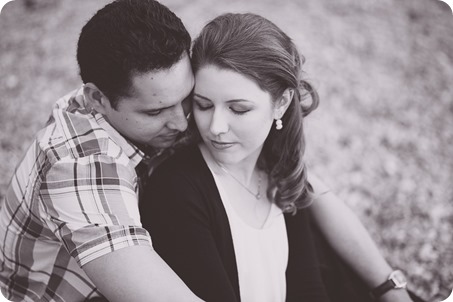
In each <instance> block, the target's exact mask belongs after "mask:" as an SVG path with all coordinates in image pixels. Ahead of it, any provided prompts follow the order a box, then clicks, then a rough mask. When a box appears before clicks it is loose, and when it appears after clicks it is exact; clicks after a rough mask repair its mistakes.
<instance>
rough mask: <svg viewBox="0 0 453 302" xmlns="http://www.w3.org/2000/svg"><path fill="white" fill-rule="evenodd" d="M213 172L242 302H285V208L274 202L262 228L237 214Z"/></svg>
mask: <svg viewBox="0 0 453 302" xmlns="http://www.w3.org/2000/svg"><path fill="white" fill-rule="evenodd" d="M211 173H212V171H211ZM212 174H213V176H214V180H215V182H216V184H217V188H218V190H219V193H220V197H221V199H222V202H223V205H224V207H225V210H226V213H227V216H228V220H229V223H230V228H231V234H232V237H233V245H234V252H235V255H236V265H237V269H238V277H239V291H240V295H241V302H256V301H259V302H284V301H285V300H286V274H285V273H286V267H287V266H288V253H289V251H288V237H287V234H286V225H285V219H284V216H283V213H282V211H281V209H280V208H279V207H277V206H276V205H275V204H272V205H271V209H270V211H269V215H268V217H267V219H266V222H265V223H264V225H263V227H262V228H261V229H257V228H254V227H252V226H250V225H248V224H247V223H245V222H244V221H243V220H242V218H241V217H240V216H239V215H238V214H237V213H236V211H235V209H234V208H233V206H232V205H231V203H230V202H229V199H228V194H227V193H226V191H225V190H224V189H223V188H222V185H221V182H220V181H219V180H218V178H217V177H216V175H215V174H214V173H212Z"/></svg>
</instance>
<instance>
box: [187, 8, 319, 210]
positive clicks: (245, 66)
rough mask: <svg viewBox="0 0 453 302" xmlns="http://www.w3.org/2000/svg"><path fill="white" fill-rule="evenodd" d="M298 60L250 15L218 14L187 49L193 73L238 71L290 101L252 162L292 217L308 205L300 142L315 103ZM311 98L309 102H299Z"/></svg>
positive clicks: (278, 34)
mask: <svg viewBox="0 0 453 302" xmlns="http://www.w3.org/2000/svg"><path fill="white" fill-rule="evenodd" d="M303 62H304V58H303V57H302V56H300V55H299V53H298V51H297V48H296V46H295V45H294V43H293V42H292V40H291V39H290V38H289V37H288V36H287V35H286V34H285V33H284V32H282V30H280V28H278V27H277V26H276V25H275V24H273V23H272V22H270V21H269V20H267V19H265V18H263V17H261V16H258V15H255V14H231V13H229V14H224V15H221V16H219V17H217V18H215V19H214V20H212V21H211V22H210V23H208V24H207V25H206V26H205V27H204V28H203V30H202V31H201V33H200V35H199V36H198V38H197V39H195V41H194V44H193V47H192V64H193V70H194V72H195V73H196V72H197V71H198V70H199V69H200V68H202V67H203V66H205V65H208V64H212V65H215V66H217V67H219V68H224V69H228V70H232V71H235V72H238V73H240V74H242V75H244V76H246V77H248V78H250V79H252V80H253V81H254V82H256V83H257V84H258V85H259V87H260V88H261V89H263V90H264V91H267V92H268V93H270V95H271V96H272V98H273V100H274V102H278V101H280V100H281V98H282V95H283V93H284V91H285V90H286V89H288V88H290V89H292V90H294V97H293V99H292V100H291V103H290V105H289V107H288V109H287V111H286V112H285V114H284V115H283V117H282V121H283V129H281V130H276V129H275V127H272V129H271V131H270V133H269V135H268V137H267V139H266V141H265V143H264V146H263V150H262V152H261V155H260V158H259V160H258V167H259V168H260V169H263V170H265V171H266V172H267V173H268V175H269V187H268V190H267V194H268V196H269V198H272V199H273V200H274V201H275V202H276V204H277V205H278V206H279V207H280V208H281V209H282V210H283V211H285V212H293V213H295V212H296V211H297V209H300V208H303V207H306V206H308V205H309V204H310V203H311V201H312V199H313V198H312V192H313V190H312V188H311V186H310V184H309V183H308V181H307V172H306V167H305V164H304V161H303V154H304V151H305V139H304V133H303V117H305V116H307V115H308V114H309V113H310V112H311V111H313V110H314V109H315V108H316V107H317V106H318V103H319V98H318V94H317V93H316V91H315V90H314V89H313V87H312V86H311V85H310V84H309V83H308V82H306V81H304V80H302V79H301V66H302V64H303ZM306 96H311V102H310V103H309V104H303V103H302V101H303V100H304V99H305V97H306Z"/></svg>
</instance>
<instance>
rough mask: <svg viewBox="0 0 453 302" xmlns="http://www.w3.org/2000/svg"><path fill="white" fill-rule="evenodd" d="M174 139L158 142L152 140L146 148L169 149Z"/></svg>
mask: <svg viewBox="0 0 453 302" xmlns="http://www.w3.org/2000/svg"><path fill="white" fill-rule="evenodd" d="M175 141H176V139H168V140H164V139H159V140H154V141H151V142H149V144H148V146H150V147H153V148H157V149H164V148H170V147H172V146H173V145H174V143H175Z"/></svg>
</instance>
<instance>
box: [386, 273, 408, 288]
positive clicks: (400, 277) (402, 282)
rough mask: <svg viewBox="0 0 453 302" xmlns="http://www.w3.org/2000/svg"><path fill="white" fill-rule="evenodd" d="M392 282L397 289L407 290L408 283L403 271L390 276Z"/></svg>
mask: <svg viewBox="0 0 453 302" xmlns="http://www.w3.org/2000/svg"><path fill="white" fill-rule="evenodd" d="M390 280H392V281H393V283H395V288H405V287H406V284H407V281H406V277H405V276H404V274H403V272H402V271H394V272H393V273H392V274H391V275H390Z"/></svg>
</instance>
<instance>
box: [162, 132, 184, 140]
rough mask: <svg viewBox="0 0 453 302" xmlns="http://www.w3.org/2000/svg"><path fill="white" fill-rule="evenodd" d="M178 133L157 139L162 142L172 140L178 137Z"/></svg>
mask: <svg viewBox="0 0 453 302" xmlns="http://www.w3.org/2000/svg"><path fill="white" fill-rule="evenodd" d="M178 135H179V132H176V133H172V134H166V135H159V137H160V138H161V139H163V140H174V139H176V138H177V137H178Z"/></svg>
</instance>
